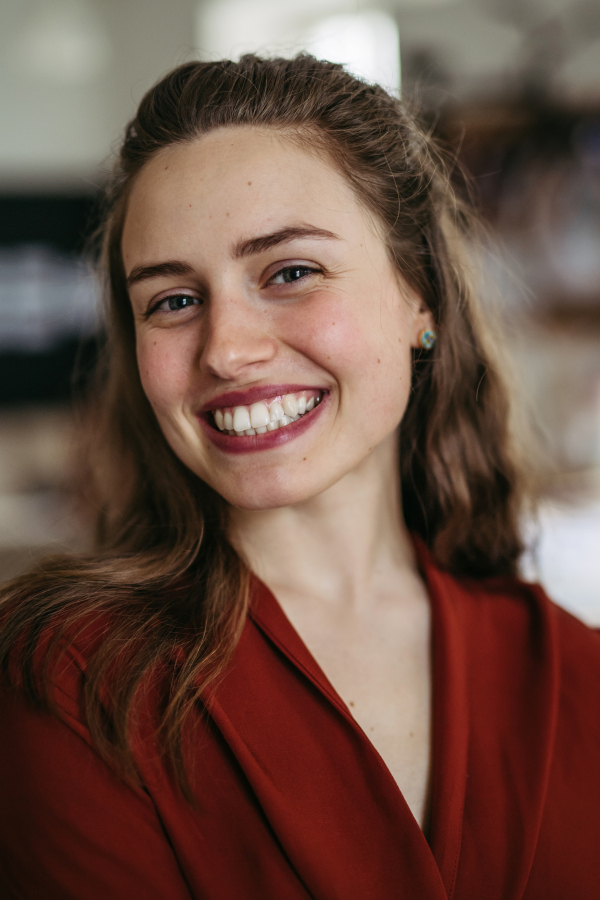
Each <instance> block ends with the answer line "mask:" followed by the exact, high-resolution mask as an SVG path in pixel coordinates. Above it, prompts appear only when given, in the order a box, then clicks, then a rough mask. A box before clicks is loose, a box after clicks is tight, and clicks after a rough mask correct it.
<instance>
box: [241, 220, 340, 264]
mask: <svg viewBox="0 0 600 900" xmlns="http://www.w3.org/2000/svg"><path fill="white" fill-rule="evenodd" d="M303 237H312V238H322V239H323V238H324V239H325V240H331V239H332V238H333V240H336V241H339V240H340V238H339V237H338V236H337V234H334V233H333V232H332V231H326V230H325V229H324V228H314V227H313V226H312V225H293V226H289V227H288V228H280V229H279V231H274V232H273V233H272V234H261V235H260V237H255V238H249V240H245V241H240V242H239V243H238V244H236V245H235V246H234V248H233V251H232V256H233V258H234V259H241V258H242V257H243V256H252V255H254V254H255V253H263V252H264V251H265V250H270V249H271V247H276V246H277V244H283V243H285V242H286V241H293V240H294V239H295V238H303Z"/></svg>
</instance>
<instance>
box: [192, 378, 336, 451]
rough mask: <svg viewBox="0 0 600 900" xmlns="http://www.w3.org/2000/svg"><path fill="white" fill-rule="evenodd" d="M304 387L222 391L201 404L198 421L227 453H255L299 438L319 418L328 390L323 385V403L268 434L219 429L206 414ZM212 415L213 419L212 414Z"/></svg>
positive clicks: (289, 385) (305, 387) (214, 442)
mask: <svg viewBox="0 0 600 900" xmlns="http://www.w3.org/2000/svg"><path fill="white" fill-rule="evenodd" d="M304 390H308V388H307V386H306V385H294V384H284V385H281V384H276V385H264V386H263V387H259V388H251V389H250V390H248V391H231V392H230V393H227V394H220V395H219V396H218V397H215V399H214V400H211V401H209V402H208V403H206V404H205V405H204V406H203V407H202V409H201V410H200V412H199V413H198V420H199V422H200V425H201V426H202V428H203V430H204V432H205V434H206V435H207V436H208V437H209V438H210V440H211V441H212V443H213V444H214V445H215V446H216V447H218V449H219V450H223V451H224V452H225V453H255V452H257V451H258V450H270V449H271V448H272V447H279V446H282V445H283V444H287V442H288V441H291V440H293V439H294V438H296V437H299V436H300V435H301V434H303V433H304V432H305V431H306V430H307V429H308V428H310V427H311V425H312V424H313V423H314V422H316V420H317V418H319V415H320V413H321V411H322V409H323V407H324V406H325V405H326V404H327V400H328V397H329V394H328V392H326V391H325V390H323V389H322V388H320V390H323V396H322V399H321V402H320V403H319V404H318V406H315V408H314V409H313V410H311V412H309V413H305V415H303V416H302V418H300V419H298V421H297V422H292V423H290V424H289V425H286V426H285V428H278V429H277V431H267V432H266V433H265V434H256V435H241V436H238V435H231V434H227V433H226V432H223V431H218V430H217V429H216V428H214V427H213V425H212V423H211V421H210V420H209V416H207V415H206V413H210V411H211V410H213V409H222V408H223V407H224V406H249V405H250V404H252V403H256V402H257V401H259V400H263V399H264V398H265V397H273V396H277V395H279V394H293V393H297V392H299V391H304ZM210 418H211V419H212V416H211V417H210Z"/></svg>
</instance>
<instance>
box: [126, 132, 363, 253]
mask: <svg viewBox="0 0 600 900" xmlns="http://www.w3.org/2000/svg"><path fill="white" fill-rule="evenodd" d="M368 218H369V217H368V216H367V214H366V212H365V210H364V209H363V207H362V205H361V204H360V203H359V202H358V201H357V199H356V197H355V195H354V193H353V191H352V189H351V187H350V185H349V184H348V182H347V180H346V178H345V177H344V176H343V175H342V174H341V173H340V172H339V171H338V169H336V168H335V166H334V165H333V163H332V162H331V161H330V160H329V159H328V158H326V157H325V156H323V155H317V154H315V153H312V152H309V151H308V149H305V148H303V147H302V146H300V145H298V144H297V143H295V142H292V141H291V140H290V139H289V138H287V139H286V137H285V136H284V135H282V134H278V133H277V132H276V131H274V130H270V129H266V128H248V127H239V128H236V127H229V128H223V129H219V130H216V131H214V132H211V133H210V134H208V135H206V136H203V137H202V138H200V139H198V140H195V141H190V142H187V143H184V144H177V145H173V146H170V147H168V148H166V149H165V150H163V151H161V152H160V153H158V154H157V155H156V156H155V157H153V158H152V159H151V160H150V161H149V162H148V163H147V164H146V165H145V166H144V168H143V169H142V170H141V172H140V173H139V175H138V176H137V178H136V180H135V183H134V185H133V188H132V191H131V194H130V197H129V202H128V206H127V214H126V217H125V225H124V230H123V254H124V257H127V256H129V255H130V253H135V255H136V256H137V254H138V253H142V254H144V253H145V252H151V250H153V249H154V244H155V242H156V241H157V240H160V241H161V242H162V243H164V242H165V241H166V242H167V243H172V241H173V240H175V239H176V240H177V241H181V240H183V241H184V242H185V241H186V240H188V237H189V239H190V240H193V239H194V237H193V235H196V238H197V233H198V230H203V231H204V232H205V238H206V239H207V240H210V241H211V243H212V242H215V241H217V240H218V239H219V237H222V238H226V237H227V238H232V237H238V236H240V235H242V234H243V235H246V234H247V233H248V232H254V231H256V232H257V233H262V232H264V231H265V229H271V228H272V227H276V226H279V225H280V224H281V223H282V222H285V223H286V224H289V222H290V221H291V220H293V219H295V220H298V221H304V222H309V223H310V224H311V225H316V226H318V227H322V228H326V229H329V230H331V231H334V232H335V233H338V231H339V230H345V231H348V230H350V231H360V232H364V229H365V226H366V224H367V219H368ZM370 230H371V229H370ZM165 249H166V248H165ZM177 249H181V247H179V248H177ZM125 262H126V263H127V259H126V260H125Z"/></svg>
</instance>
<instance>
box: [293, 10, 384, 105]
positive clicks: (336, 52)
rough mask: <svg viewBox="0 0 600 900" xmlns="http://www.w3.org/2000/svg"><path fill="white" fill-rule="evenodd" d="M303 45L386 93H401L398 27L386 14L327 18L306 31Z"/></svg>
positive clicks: (372, 12) (376, 13) (378, 12)
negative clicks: (373, 83) (388, 91)
mask: <svg viewBox="0 0 600 900" xmlns="http://www.w3.org/2000/svg"><path fill="white" fill-rule="evenodd" d="M302 43H303V45H304V47H305V48H306V49H307V50H308V51H309V52H310V53H312V54H313V55H314V56H316V57H318V58H319V59H327V60H329V61H330V62H335V63H342V64H343V65H344V66H345V67H346V68H347V69H348V71H349V72H352V73H353V74H354V75H358V76H359V78H364V79H365V80H366V81H372V82H376V83H377V84H381V85H382V86H383V87H385V88H386V89H387V90H391V91H394V92H398V91H399V90H400V41H399V35H398V26H397V25H396V22H395V21H394V19H393V18H392V17H391V16H390V15H388V14H387V13H384V12H380V11H379V10H368V11H365V12H358V13H353V14H348V15H337V16H328V17H327V18H326V19H321V21H320V22H317V23H316V24H315V25H314V26H313V27H312V28H311V29H310V30H309V31H308V33H307V34H306V37H305V38H304V40H303V42H302Z"/></svg>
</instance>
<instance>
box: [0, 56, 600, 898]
mask: <svg viewBox="0 0 600 900" xmlns="http://www.w3.org/2000/svg"><path fill="white" fill-rule="evenodd" d="M468 228H469V225H468V216H467V214H466V213H465V211H464V210H463V209H462V208H461V206H460V204H459V203H458V201H457V200H456V199H455V198H454V196H453V194H452V190H451V188H450V185H449V182H448V177H447V174H446V172H445V169H444V165H443V162H442V160H441V159H440V157H439V154H438V153H437V152H436V151H435V149H434V148H433V147H432V145H431V144H430V142H428V140H427V139H426V137H425V136H424V135H423V134H422V133H421V132H420V131H419V130H418V128H417V127H416V126H415V124H414V123H413V122H412V121H411V119H410V118H409V117H408V116H407V114H406V112H405V111H404V109H403V107H402V106H401V104H399V103H398V102H397V101H395V100H393V99H392V98H390V97H389V96H388V95H387V94H385V92H384V91H382V90H381V89H380V88H377V87H372V86H368V85H365V84H363V83H361V82H359V81H357V80H355V79H354V78H352V77H351V76H350V75H348V74H347V73H346V72H344V71H343V70H342V69H341V67H339V66H335V65H331V64H328V63H322V62H317V61H316V60H314V59H313V58H311V57H309V56H300V57H298V58H296V59H294V60H292V61H286V60H272V61H266V60H261V59H258V58H256V57H253V56H248V57H244V58H243V59H242V60H241V61H240V62H239V63H235V64H234V63H230V62H219V63H214V64H213V63H190V64H188V65H185V66H182V67H180V68H179V69H176V70H175V71H174V72H172V73H171V74H169V75H167V76H166V77H165V78H164V79H163V80H162V81H161V82H160V83H159V84H158V85H157V86H156V87H155V88H153V89H152V90H151V91H150V92H149V93H148V94H147V95H146V97H145V98H144V99H143V101H142V103H141V105H140V109H139V111H138V114H137V116H136V118H135V119H134V120H133V122H132V123H131V124H130V126H129V128H128V130H127V133H126V137H125V141H124V144H123V147H122V150H121V155H120V159H119V163H118V167H117V171H116V174H115V177H114V181H113V184H112V187H111V191H110V195H109V207H108V212H107V218H106V224H105V227H104V231H103V241H104V243H103V246H104V263H105V267H106V270H107V271H108V274H109V291H108V292H109V295H110V304H109V314H108V343H107V360H106V368H105V371H104V375H103V381H102V385H101V401H100V403H99V404H98V405H97V407H96V408H95V412H94V418H93V424H92V426H91V431H90V433H91V435H92V438H93V441H94V442H95V448H94V453H93V454H92V455H91V458H92V461H93V466H92V468H93V474H94V477H95V480H96V483H95V491H96V493H95V495H94V496H96V497H97V500H96V503H97V519H98V529H97V534H98V536H97V550H96V552H95V553H94V555H92V556H88V557H80V558H60V559H53V560H49V561H46V562H45V563H44V564H43V565H42V566H40V567H39V569H38V570H37V571H35V572H33V573H31V574H29V575H27V576H25V577H24V578H21V579H20V580H18V581H16V582H13V584H12V585H9V586H8V587H7V588H6V590H5V599H4V610H5V613H4V626H3V632H2V636H3V644H2V659H3V662H4V671H5V676H6V677H5V682H6V685H5V690H4V699H3V702H2V713H1V716H2V723H1V724H2V734H3V735H4V736H5V738H4V740H3V741H2V748H1V750H0V754H1V757H2V766H1V769H2V776H1V778H2V812H1V813H0V834H1V846H2V872H3V878H4V883H5V888H4V896H10V897H20V898H23V897H27V898H30V897H31V898H33V897H35V898H39V897H44V898H63V897H76V898H86V900H87V898H100V897H102V898H105V897H111V898H121V897H122V898H126V897H127V898H131V897H144V898H153V897H156V898H162V900H164V898H169V900H171V898H173V900H175V898H190V897H192V898H202V900H204V898H219V900H229V898H236V900H237V898H241V897H243V898H261V900H265V898H277V900H280V898H286V900H287V898H290V900H291V898H298V900H299V898H310V897H312V898H323V900H332V898H337V897H339V898H345V900H348V898H361V900H363V898H367V897H368V898H382V900H383V898H385V900H389V898H391V897H415V898H416V897H418V898H444V897H450V896H452V897H454V898H469V900H472V898H475V897H485V898H486V900H490V898H498V900H500V898H517V897H525V898H541V897H544V898H564V897H566V896H573V897H575V896H576V897H578V898H587V897H590V898H591V897H597V896H598V890H599V889H600V859H599V855H598V852H597V849H598V844H599V840H600V827H599V823H598V812H597V810H598V806H599V801H600V775H599V774H598V770H599V769H600V767H598V766H597V764H596V759H597V749H596V748H597V747H598V746H599V745H600V744H599V740H600V715H599V712H598V705H597V701H596V700H595V693H596V690H595V689H596V685H597V684H598V679H599V678H600V641H599V639H598V637H597V636H596V635H594V634H593V633H591V632H590V631H588V630H587V629H586V628H585V627H584V626H583V625H582V624H580V623H579V622H577V621H576V620H574V619H572V618H570V617H569V616H568V615H567V614H566V613H564V612H562V611H560V610H559V609H558V608H556V607H554V606H552V605H551V604H550V603H549V601H548V600H547V599H546V598H545V596H544V594H543V592H542V591H541V590H540V589H539V588H538V587H535V586H531V585H526V584H523V583H521V582H520V581H518V579H517V577H516V570H517V562H518V558H519V554H520V552H521V541H520V537H519V534H518V527H517V520H518V515H519V509H520V503H521V499H522V496H521V495H522V489H521V481H520V477H519V473H518V470H517V467H516V464H515V463H514V462H513V461H512V457H511V452H510V446H509V445H510V441H509V433H508V424H507V403H506V400H505V394H504V389H503V386H502V380H501V373H500V371H499V370H498V367H496V366H495V365H494V363H493V362H492V361H491V359H490V355H489V351H488V350H486V347H485V343H484V337H483V327H482V324H481V323H480V322H479V321H478V319H477V315H476V307H475V301H474V298H473V296H472V294H471V291H470V289H469V286H468V280H467V278H466V270H465V265H464V263H463V262H462V261H461V256H460V247H461V241H462V240H463V237H464V235H465V234H467V233H468Z"/></svg>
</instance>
